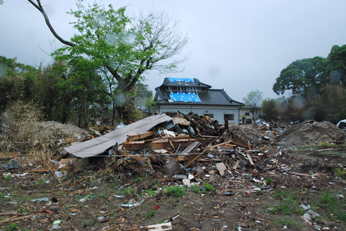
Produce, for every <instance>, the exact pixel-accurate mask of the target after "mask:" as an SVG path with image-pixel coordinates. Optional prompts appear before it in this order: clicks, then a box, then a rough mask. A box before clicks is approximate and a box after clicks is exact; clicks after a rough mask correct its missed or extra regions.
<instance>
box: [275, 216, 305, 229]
mask: <svg viewBox="0 0 346 231" xmlns="http://www.w3.org/2000/svg"><path fill="white" fill-rule="evenodd" d="M274 224H275V225H277V226H284V225H286V226H287V228H291V229H301V228H302V227H301V225H300V224H298V222H297V221H296V220H291V219H288V218H285V219H282V218H278V219H276V220H275V221H274Z"/></svg>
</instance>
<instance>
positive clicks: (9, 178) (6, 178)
mask: <svg viewBox="0 0 346 231" xmlns="http://www.w3.org/2000/svg"><path fill="white" fill-rule="evenodd" d="M2 179H3V180H11V179H12V178H11V177H10V176H4V177H3V178H2Z"/></svg>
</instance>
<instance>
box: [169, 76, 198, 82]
mask: <svg viewBox="0 0 346 231" xmlns="http://www.w3.org/2000/svg"><path fill="white" fill-rule="evenodd" d="M168 79H169V81H170V82H172V83H175V82H185V83H194V82H195V80H194V79H191V78H172V77H168Z"/></svg>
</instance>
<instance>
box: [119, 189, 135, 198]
mask: <svg viewBox="0 0 346 231" xmlns="http://www.w3.org/2000/svg"><path fill="white" fill-rule="evenodd" d="M133 192H134V190H133V189H132V188H125V189H124V191H123V192H122V193H121V194H122V195H123V196H125V195H129V194H132V193H133Z"/></svg>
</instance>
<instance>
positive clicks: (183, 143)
mask: <svg viewBox="0 0 346 231" xmlns="http://www.w3.org/2000/svg"><path fill="white" fill-rule="evenodd" d="M194 141H196V140H195V139H179V140H171V142H172V144H173V146H178V145H179V144H180V147H182V148H185V147H188V146H189V145H190V144H191V143H193V142H194ZM123 145H124V148H125V149H126V150H129V151H139V150H143V148H150V149H166V150H172V146H171V144H170V142H169V140H168V139H161V140H156V141H153V142H149V143H148V142H145V141H132V142H125V143H124V144H123Z"/></svg>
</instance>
